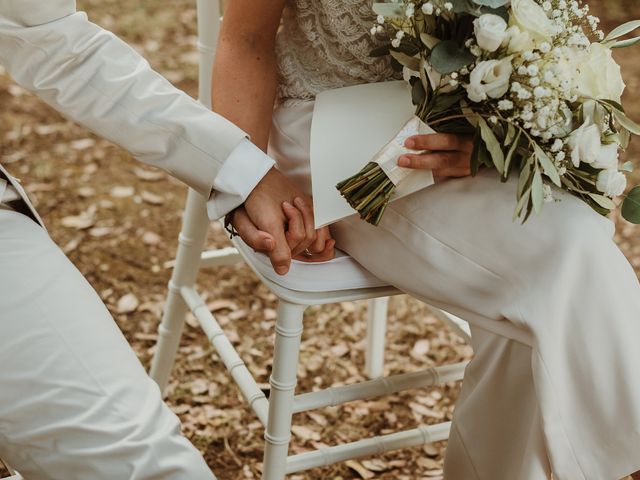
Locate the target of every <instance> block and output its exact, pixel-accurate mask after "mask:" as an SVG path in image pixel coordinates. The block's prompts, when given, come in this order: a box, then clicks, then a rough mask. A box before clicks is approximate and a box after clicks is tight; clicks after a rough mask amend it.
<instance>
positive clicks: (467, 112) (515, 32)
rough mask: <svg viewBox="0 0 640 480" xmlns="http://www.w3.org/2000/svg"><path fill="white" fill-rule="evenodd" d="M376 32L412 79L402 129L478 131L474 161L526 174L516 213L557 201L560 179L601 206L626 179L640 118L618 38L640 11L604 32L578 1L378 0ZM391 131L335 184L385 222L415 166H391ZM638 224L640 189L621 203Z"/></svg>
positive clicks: (605, 208) (505, 175)
mask: <svg viewBox="0 0 640 480" xmlns="http://www.w3.org/2000/svg"><path fill="white" fill-rule="evenodd" d="M374 10H375V12H376V13H377V14H378V19H377V23H376V25H374V26H373V28H372V34H373V35H380V36H384V37H385V38H386V39H387V40H388V42H387V43H386V44H385V45H384V46H383V47H381V48H379V49H377V50H376V51H374V52H372V55H379V56H380V55H391V56H392V57H393V62H394V64H395V65H396V66H397V68H398V69H402V70H403V72H404V78H405V80H406V81H407V82H409V84H410V85H411V92H412V100H413V104H414V105H415V106H416V117H414V118H413V119H411V120H410V121H409V123H408V124H407V125H406V126H405V128H403V131H402V132H401V134H399V137H398V138H406V137H407V130H410V131H412V132H413V133H419V132H420V131H421V128H420V126H421V125H424V124H428V125H429V127H431V128H433V129H434V130H435V131H436V132H443V133H459V134H472V135H475V149H474V152H473V154H472V159H471V167H472V172H473V174H474V175H475V174H476V173H477V172H478V170H479V169H480V168H481V167H486V168H495V169H496V170H497V171H498V172H499V174H500V175H501V178H502V180H503V181H507V180H508V179H509V178H510V176H512V175H515V176H517V177H518V179H519V180H518V188H517V199H516V208H515V216H514V218H522V221H523V222H524V221H526V220H527V219H528V218H529V216H530V215H531V213H532V212H536V213H538V212H540V211H541V209H542V208H543V206H544V204H545V202H551V201H554V190H553V188H552V185H555V186H556V187H558V188H561V189H563V190H565V191H567V192H570V193H571V194H574V195H577V196H578V197H580V198H581V199H583V200H584V201H585V202H587V203H588V204H589V205H590V206H591V207H593V208H594V209H595V210H596V211H597V212H599V213H601V214H602V215H606V214H609V213H610V212H611V211H612V210H614V209H615V208H616V202H614V200H615V199H616V198H617V197H620V196H621V195H622V194H623V193H624V191H625V190H626V186H627V179H626V175H625V173H626V172H630V171H631V170H632V167H631V163H625V164H623V165H621V164H620V162H619V151H620V150H621V149H625V148H626V147H627V145H628V143H629V139H630V135H631V134H636V135H639V134H640V125H638V124H636V123H635V122H634V121H632V120H631V119H630V118H629V117H627V115H626V114H625V111H624V108H623V106H622V105H621V103H620V102H621V96H622V93H623V91H624V88H625V84H624V82H623V80H622V76H621V72H620V67H619V66H618V64H617V63H616V62H615V60H614V59H613V56H612V50H611V49H613V48H622V47H628V46H631V45H634V44H636V43H638V42H640V37H635V38H625V37H626V36H627V35H628V34H630V33H631V32H633V31H634V30H636V29H637V28H639V27H640V21H634V22H629V23H627V24H624V25H622V26H620V27H618V28H616V29H615V30H613V31H612V32H610V33H609V34H608V35H607V36H605V35H604V33H603V32H602V31H601V30H600V29H599V19H598V18H597V17H595V16H592V15H590V14H589V7H588V5H585V4H584V3H583V2H582V1H578V0H449V1H445V0H428V1H426V0H424V1H423V0H411V1H407V0H405V1H401V2H400V1H396V2H387V3H376V4H374ZM398 138H396V139H393V140H392V141H391V142H390V144H389V145H392V146H394V148H391V149H389V148H386V147H385V149H383V150H382V151H381V153H380V154H379V155H378V156H376V158H375V159H374V160H373V161H372V162H371V163H369V164H368V165H367V166H366V167H365V168H364V169H363V170H362V171H361V172H359V173H357V174H356V175H354V176H353V177H351V178H349V179H347V180H345V181H343V182H341V183H340V184H338V186H337V188H338V190H340V192H341V193H342V195H343V196H344V197H345V198H346V199H347V201H348V202H349V203H350V204H351V206H352V207H354V208H355V209H356V210H358V212H360V214H361V216H362V218H363V219H365V220H367V221H368V222H370V223H373V224H376V225H377V224H378V223H379V222H380V219H381V218H382V215H383V214H384V209H385V207H386V205H387V204H388V202H389V201H390V200H391V199H392V196H393V192H394V190H395V187H396V186H397V185H398V184H399V182H401V181H403V179H405V178H406V177H407V176H408V175H411V174H412V171H411V170H407V169H403V168H401V167H398V166H397V165H396V166H395V167H394V168H393V169H392V170H393V171H389V168H382V165H383V163H385V160H386V163H387V164H388V160H389V159H388V158H386V156H388V154H387V153H386V152H389V151H391V152H393V155H396V156H397V153H398V145H399V144H400V142H399V140H398ZM622 215H623V216H624V218H626V219H627V220H629V221H631V222H633V223H640V187H636V188H634V189H633V190H632V191H631V192H630V193H629V194H628V195H627V196H626V198H625V200H624V203H623V204H622Z"/></svg>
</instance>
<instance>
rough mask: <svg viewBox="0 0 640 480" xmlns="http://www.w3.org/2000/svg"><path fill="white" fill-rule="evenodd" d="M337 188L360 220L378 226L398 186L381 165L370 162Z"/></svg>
mask: <svg viewBox="0 0 640 480" xmlns="http://www.w3.org/2000/svg"><path fill="white" fill-rule="evenodd" d="M337 188H338V191H339V192H340V194H341V195H342V196H343V197H344V198H345V200H346V201H347V202H349V205H351V207H352V208H354V209H355V210H356V211H357V212H358V213H359V214H360V218H362V219H363V220H365V221H366V222H368V223H370V224H372V225H376V226H377V225H378V224H379V223H380V220H382V216H383V215H384V211H385V209H386V208H387V205H388V204H389V200H390V199H391V195H392V194H393V192H394V191H395V189H396V186H395V185H394V184H393V182H392V181H391V179H390V178H389V177H388V176H387V174H386V173H385V172H384V170H382V167H380V165H379V164H377V163H375V162H370V163H368V164H367V165H366V166H365V167H364V168H363V169H362V170H361V171H360V172H358V173H357V174H355V175H353V176H352V177H349V178H347V179H346V180H344V181H342V182H340V183H339V184H338V185H337Z"/></svg>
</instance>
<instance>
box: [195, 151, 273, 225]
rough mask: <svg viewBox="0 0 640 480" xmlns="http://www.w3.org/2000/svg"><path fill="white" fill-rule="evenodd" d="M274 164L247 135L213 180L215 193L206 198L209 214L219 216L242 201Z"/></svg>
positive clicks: (213, 218)
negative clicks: (246, 173)
mask: <svg viewBox="0 0 640 480" xmlns="http://www.w3.org/2000/svg"><path fill="white" fill-rule="evenodd" d="M274 165H275V162H274V161H273V160H272V159H271V157H269V156H268V155H267V154H266V153H264V152H263V151H262V150H260V149H259V148H258V147H256V146H255V145H254V144H253V143H251V142H250V141H249V140H248V139H244V140H243V141H242V142H240V145H238V146H237V147H236V149H235V150H234V151H233V152H232V153H231V155H230V156H229V159H228V160H227V163H225V164H224V165H223V167H222V168H221V169H220V171H219V172H218V176H217V177H216V179H215V181H214V183H213V193H212V194H211V197H210V198H209V201H208V202H207V213H208V214H209V218H210V219H211V220H217V219H218V218H221V217H223V216H224V215H226V214H227V213H229V212H230V211H232V210H233V209H235V208H237V207H239V206H240V205H242V204H243V203H244V201H245V200H246V199H247V197H248V196H249V194H250V193H251V191H252V190H253V189H254V188H255V187H256V185H257V184H258V183H259V182H260V180H262V178H263V177H264V176H265V175H266V174H267V172H268V171H269V170H270V169H271V168H272V167H273V166H274ZM243 172H251V174H250V175H243V174H242V173H243Z"/></svg>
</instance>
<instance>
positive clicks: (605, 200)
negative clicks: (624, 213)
mask: <svg viewBox="0 0 640 480" xmlns="http://www.w3.org/2000/svg"><path fill="white" fill-rule="evenodd" d="M589 197H590V198H591V199H592V200H593V201H594V202H596V203H597V204H598V205H600V206H601V207H602V208H604V209H606V210H614V209H615V208H616V204H615V203H613V200H611V199H610V198H609V197H605V196H604V195H600V194H598V193H589Z"/></svg>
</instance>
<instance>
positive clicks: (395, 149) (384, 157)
mask: <svg viewBox="0 0 640 480" xmlns="http://www.w3.org/2000/svg"><path fill="white" fill-rule="evenodd" d="M429 133H435V131H434V130H433V129H432V128H431V127H429V125H427V124H426V123H424V122H423V121H422V120H420V119H419V118H418V117H416V116H415V115H414V116H413V118H411V120H409V121H408V122H407V123H405V125H404V126H403V127H402V129H401V130H400V132H398V134H397V135H396V136H395V137H394V138H393V139H392V140H391V141H390V142H389V143H387V144H386V145H385V146H384V147H382V149H381V150H380V151H379V152H378V153H376V155H375V156H374V157H373V158H372V159H371V161H372V162H374V163H377V164H378V165H380V168H382V170H383V171H384V173H386V174H387V177H389V180H391V181H392V182H393V184H394V185H395V186H396V187H397V186H399V185H400V183H401V182H402V181H403V180H405V179H406V178H407V177H408V176H409V175H412V174H414V173H415V172H416V170H415V169H411V168H404V167H400V166H399V165H398V157H400V156H402V155H405V154H412V153H413V154H415V153H421V151H419V150H411V149H409V148H407V147H405V146H404V143H405V141H406V140H407V139H408V138H409V137H413V136H414V135H426V134H429Z"/></svg>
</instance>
